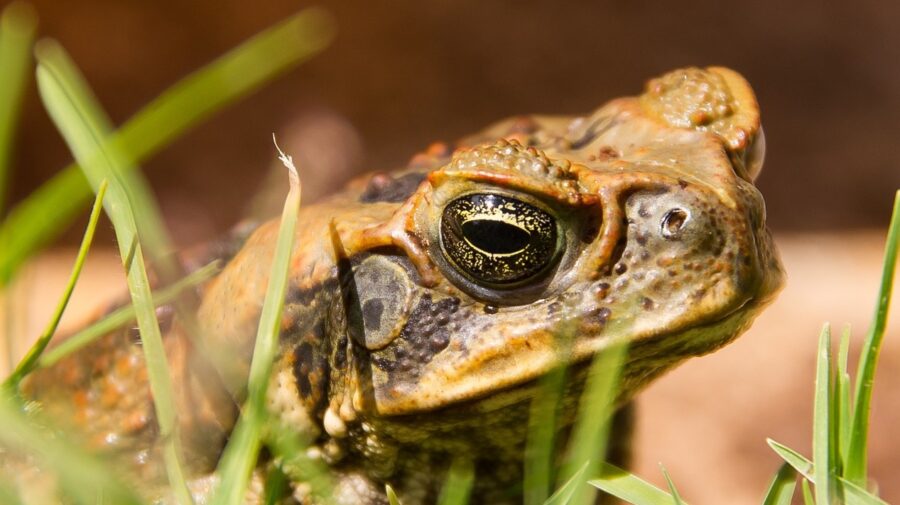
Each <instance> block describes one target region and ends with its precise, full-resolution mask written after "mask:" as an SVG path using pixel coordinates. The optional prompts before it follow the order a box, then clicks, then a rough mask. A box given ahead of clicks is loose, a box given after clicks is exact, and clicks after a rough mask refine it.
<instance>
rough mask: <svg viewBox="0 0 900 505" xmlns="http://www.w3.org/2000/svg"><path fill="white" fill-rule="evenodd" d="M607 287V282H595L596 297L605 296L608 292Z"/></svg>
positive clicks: (601, 297)
mask: <svg viewBox="0 0 900 505" xmlns="http://www.w3.org/2000/svg"><path fill="white" fill-rule="evenodd" d="M609 288H610V286H609V283H608V282H601V283H600V284H597V286H596V288H595V290H596V296H597V299H603V298H606V295H608V294H609Z"/></svg>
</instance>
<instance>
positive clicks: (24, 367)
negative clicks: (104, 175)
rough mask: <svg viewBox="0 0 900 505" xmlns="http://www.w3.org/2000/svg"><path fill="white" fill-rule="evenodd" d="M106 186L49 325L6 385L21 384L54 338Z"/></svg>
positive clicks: (102, 189)
mask: <svg viewBox="0 0 900 505" xmlns="http://www.w3.org/2000/svg"><path fill="white" fill-rule="evenodd" d="M106 188H107V182H106V181H105V180H104V181H103V182H102V183H100V188H99V189H98V190H97V197H96V198H95V199H94V207H93V208H92V209H91V217H90V218H89V219H88V225H87V229H86V230H85V232H84V236H83V237H82V238H81V246H80V247H79V248H78V254H77V255H76V256H75V265H74V266H73V267H72V273H71V274H70V275H69V282H67V283H66V287H65V289H64V290H63V294H62V297H61V298H60V300H59V303H58V304H57V305H56V310H55V311H54V312H53V316H52V317H51V318H50V322H49V323H48V324H47V327H46V328H45V329H44V332H43V333H42V334H41V336H40V337H38V339H37V340H36V341H35V342H34V345H32V346H31V349H29V350H28V353H26V354H25V357H24V358H22V361H20V362H19V365H18V366H17V367H16V369H15V370H14V371H13V373H12V374H11V375H10V376H9V377H8V378H7V379H6V381H4V383H3V386H4V387H6V388H10V389H15V388H17V387H18V386H19V382H20V381H21V380H22V378H24V377H25V376H26V375H27V374H28V373H29V372H31V371H32V370H34V368H35V367H36V366H37V364H38V360H39V359H40V357H41V354H42V353H43V352H44V349H46V348H47V345H48V344H49V343H50V339H51V338H53V334H54V333H56V328H57V327H58V326H59V320H60V319H62V315H63V312H64V311H65V310H66V306H67V305H68V304H69V299H71V298H72V291H74V290H75V284H76V283H77V282H78V277H79V276H80V275H81V269H82V267H84V260H85V259H87V253H88V251H89V250H90V248H91V243H92V242H93V240H94V232H95V231H96V230H97V222H98V221H99V220H100V213H101V211H102V210H103V196H104V195H105V194H106Z"/></svg>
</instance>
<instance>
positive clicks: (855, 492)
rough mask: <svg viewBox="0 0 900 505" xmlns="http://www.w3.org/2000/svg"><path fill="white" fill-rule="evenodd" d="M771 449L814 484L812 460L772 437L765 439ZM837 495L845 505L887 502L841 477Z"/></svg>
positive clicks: (881, 503) (814, 473) (867, 504)
mask: <svg viewBox="0 0 900 505" xmlns="http://www.w3.org/2000/svg"><path fill="white" fill-rule="evenodd" d="M766 442H768V443H769V446H770V447H771V448H772V450H774V451H775V453H776V454H778V455H779V456H780V457H781V459H783V460H784V461H786V462H787V463H788V464H789V465H791V466H792V467H793V468H794V469H795V470H797V472H798V473H799V474H800V475H802V476H803V478H804V479H806V480H805V481H804V482H806V481H809V482H812V483H813V484H815V482H816V471H815V466H814V465H813V463H812V461H810V460H808V459H806V457H804V456H803V455H801V454H800V453H799V452H797V451H795V450H793V449H791V448H790V447H787V446H785V445H784V444H780V443H778V442H776V441H774V440H772V439H768V440H766ZM837 485H838V493H837V494H838V495H841V494H843V496H842V498H843V503H846V504H847V505H887V502H885V501H884V500H882V499H881V498H878V497H877V496H875V495H873V494H872V493H870V492H868V491H866V490H865V489H864V488H862V487H860V486H857V485H856V484H854V483H852V482H850V481H849V480H846V479H844V478H842V477H838V479H837Z"/></svg>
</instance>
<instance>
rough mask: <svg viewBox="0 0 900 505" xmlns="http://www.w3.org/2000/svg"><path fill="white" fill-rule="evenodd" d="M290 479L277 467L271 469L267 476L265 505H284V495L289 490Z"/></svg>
mask: <svg viewBox="0 0 900 505" xmlns="http://www.w3.org/2000/svg"><path fill="white" fill-rule="evenodd" d="M288 488H289V484H288V477H287V475H285V474H284V472H282V471H281V469H280V468H278V467H277V466H275V467H272V468H270V469H269V472H268V474H267V475H266V487H265V495H264V496H263V505H278V504H279V503H282V499H281V497H282V495H284V493H285V492H286V491H287V490H288Z"/></svg>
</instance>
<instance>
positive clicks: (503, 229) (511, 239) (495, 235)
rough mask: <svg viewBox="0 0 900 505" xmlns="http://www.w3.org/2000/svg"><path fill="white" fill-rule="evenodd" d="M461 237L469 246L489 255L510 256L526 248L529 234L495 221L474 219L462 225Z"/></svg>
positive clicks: (516, 227)
mask: <svg viewBox="0 0 900 505" xmlns="http://www.w3.org/2000/svg"><path fill="white" fill-rule="evenodd" d="M462 232H463V236H465V237H466V240H468V241H469V243H470V244H472V245H473V246H475V247H477V248H478V249H481V250H482V251H484V252H486V253H490V254H511V253H514V252H518V251H521V250H522V249H525V247H526V246H528V242H529V240H530V239H531V235H529V233H528V232H527V231H525V230H523V229H521V228H519V227H518V226H514V225H511V224H509V223H504V222H503V221H495V220H493V219H476V220H472V221H468V222H465V223H463V225H462Z"/></svg>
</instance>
